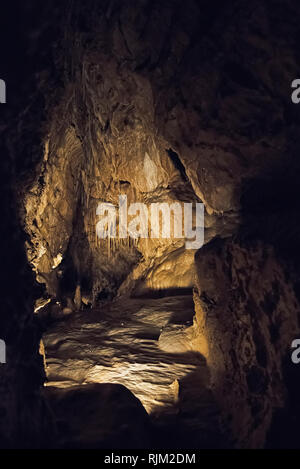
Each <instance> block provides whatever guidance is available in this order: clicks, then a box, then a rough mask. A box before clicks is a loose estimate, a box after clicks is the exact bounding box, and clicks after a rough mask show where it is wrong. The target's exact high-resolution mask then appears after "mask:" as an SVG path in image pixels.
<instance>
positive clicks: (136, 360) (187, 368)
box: [43, 295, 224, 448]
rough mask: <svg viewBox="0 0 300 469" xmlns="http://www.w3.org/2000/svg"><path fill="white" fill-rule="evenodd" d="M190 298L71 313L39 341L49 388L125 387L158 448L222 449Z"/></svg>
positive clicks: (121, 302) (117, 303)
mask: <svg viewBox="0 0 300 469" xmlns="http://www.w3.org/2000/svg"><path fill="white" fill-rule="evenodd" d="M193 314H194V305H193V299H192V296H188V295H186V296H183V295H182V296H173V297H165V298H158V299H157V298H156V299H153V298H136V299H121V300H118V301H115V302H112V303H107V304H103V305H102V306H101V307H99V308H98V309H92V310H91V309H90V310H88V309H87V310H85V311H81V312H80V313H74V314H73V315H71V316H69V317H66V318H64V319H63V320H61V321H58V322H56V323H54V324H52V325H51V327H50V328H49V329H48V330H47V332H46V333H45V334H44V337H43V341H44V345H45V353H46V363H47V367H46V372H47V377H48V382H47V383H46V385H47V386H54V387H58V388H62V387H70V386H73V385H85V384H87V383H119V384H123V385H124V386H126V387H127V388H128V389H129V390H130V391H131V392H132V393H133V394H134V395H135V396H136V397H137V398H139V399H140V401H141V402H142V404H143V406H144V407H145V409H146V410H147V412H148V414H149V415H150V417H151V420H152V422H153V424H154V426H155V428H156V432H155V434H156V438H157V441H156V445H157V446H158V447H167V446H168V447H177V448H178V447H182V448H188V447H190V448H197V447H199V448H206V447H214V448H216V447H222V446H224V437H222V436H221V432H220V428H219V418H218V417H219V414H218V409H217V406H216V404H215V402H214V399H213V396H212V393H211V391H210V389H209V370H208V367H207V365H206V362H205V359H204V358H203V356H201V355H200V353H199V352H197V351H196V350H193V349H192V347H191V345H190V344H191V342H190V341H189V337H190V334H191V333H192V332H191V331H192V330H193V328H192V319H193Z"/></svg>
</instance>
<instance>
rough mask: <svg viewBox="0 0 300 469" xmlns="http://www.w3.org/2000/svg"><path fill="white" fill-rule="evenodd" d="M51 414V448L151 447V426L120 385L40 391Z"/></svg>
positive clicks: (137, 403)
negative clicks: (52, 418) (52, 434)
mask: <svg viewBox="0 0 300 469" xmlns="http://www.w3.org/2000/svg"><path fill="white" fill-rule="evenodd" d="M43 395H44V396H45V399H46V400H47V402H48V403H49V406H50V408H51V411H52V412H53V414H54V416H55V417H54V422H55V425H56V432H57V433H56V441H55V446H54V447H55V448H60V449H108V448H118V449H125V448H127V449H129V448H130V449H132V448H137V449H138V448H147V447H150V446H151V425H150V421H149V417H148V415H147V412H146V411H145V409H144V408H143V406H142V404H141V403H140V402H139V400H138V399H137V398H136V397H135V396H134V395H133V394H132V393H131V392H130V391H128V389H126V388H125V387H124V386H122V385H120V384H109V383H107V384H89V385H86V386H74V387H72V388H66V389H64V390H62V389H56V388H52V387H47V388H45V389H44V391H43Z"/></svg>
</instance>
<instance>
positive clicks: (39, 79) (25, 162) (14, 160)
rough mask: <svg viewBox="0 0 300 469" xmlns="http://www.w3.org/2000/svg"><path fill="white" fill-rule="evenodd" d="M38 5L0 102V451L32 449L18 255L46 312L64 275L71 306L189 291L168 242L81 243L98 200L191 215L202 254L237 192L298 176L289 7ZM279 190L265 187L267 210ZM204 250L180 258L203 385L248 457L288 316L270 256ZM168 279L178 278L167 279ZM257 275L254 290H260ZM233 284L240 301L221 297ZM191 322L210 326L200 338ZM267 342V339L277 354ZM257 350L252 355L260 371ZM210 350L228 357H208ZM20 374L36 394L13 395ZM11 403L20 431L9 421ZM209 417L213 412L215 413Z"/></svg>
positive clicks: (276, 386) (265, 251)
mask: <svg viewBox="0 0 300 469" xmlns="http://www.w3.org/2000/svg"><path fill="white" fill-rule="evenodd" d="M54 3H55V7H53V4H51V5H50V3H49V2H46V3H45V5H46V6H44V7H43V10H42V14H41V16H40V13H39V7H37V6H36V7H35V8H33V10H30V7H24V8H25V12H27V13H26V15H28V18H30V21H29V23H30V24H29V25H28V28H29V30H30V31H32V29H33V30H34V34H31V35H30V40H29V39H28V37H29V35H28V30H26V28H25V30H24V31H25V36H26V37H25V38H22V40H24V49H25V50H27V51H29V52H28V53H27V54H29V56H30V60H29V61H28V63H27V64H25V65H24V68H25V70H24V69H22V68H21V69H20V70H18V73H19V74H20V76H24V77H26V78H24V80H23V82H22V88H21V89H20V92H19V93H18V94H16V96H15V97H14V98H13V106H14V117H13V118H12V116H11V114H10V113H8V114H7V115H6V116H5V119H6V124H5V125H4V126H3V128H2V127H1V132H3V134H4V133H5V134H6V137H7V138H6V139H5V142H4V143H2V150H1V152H2V154H3V155H7V157H4V158H2V160H1V165H2V167H3V174H4V176H3V185H2V188H1V190H2V191H3V197H2V201H3V202H4V203H3V206H4V208H3V217H4V220H5V223H3V224H2V226H1V229H2V230H4V234H3V239H5V240H6V244H5V243H4V244H3V246H2V247H1V253H2V254H3V259H4V260H3V262H2V267H3V271H4V272H5V276H4V278H5V280H4V281H3V282H2V286H3V290H4V292H5V298H7V301H4V302H3V314H2V315H1V331H3V332H2V335H3V338H4V339H6V340H7V343H8V345H9V349H8V357H10V358H9V359H10V363H11V365H10V367H9V369H8V368H3V367H1V374H2V378H3V379H1V391H0V392H1V396H2V395H3V396H4V397H3V402H5V403H6V404H5V408H6V409H9V410H8V411H7V410H5V411H4V412H5V414H4V415H5V418H4V419H3V420H2V421H1V425H2V430H1V431H2V434H3V441H7V440H9V441H13V440H14V439H15V440H16V438H17V437H16V430H15V429H16V428H20V431H19V430H17V433H18V432H19V435H20V434H21V433H22V432H23V434H24V428H25V427H27V426H29V427H30V426H32V428H33V434H35V435H37V434H38V429H39V428H40V424H41V421H42V418H44V417H42V415H43V411H41V412H39V410H38V409H39V405H38V402H39V401H38V399H39V398H38V391H39V386H40V384H41V383H42V380H43V371H42V367H41V363H40V357H39V355H38V352H37V350H38V342H39V332H38V330H37V328H36V326H35V323H34V321H33V317H32V316H33V315H32V309H33V302H34V299H35V298H36V297H37V296H38V294H39V293H35V292H34V291H33V290H32V288H33V286H34V285H35V283H34V278H33V276H32V273H31V271H30V269H29V267H28V265H27V263H26V258H25V254H24V250H23V245H24V243H25V242H26V253H27V257H28V260H29V262H30V263H31V264H32V265H33V267H34V270H35V271H36V274H37V280H38V281H39V282H42V283H45V284H46V287H47V290H48V294H49V295H51V296H58V295H59V288H60V286H59V280H58V279H59V269H60V268H63V267H62V266H61V264H63V262H66V263H67V264H68V263H69V264H71V265H72V266H74V270H75V272H76V279H75V282H77V281H79V282H80V281H82V279H84V278H86V277H88V279H90V280H92V284H91V285H89V289H88V291H87V294H88V295H90V296H91V297H92V298H91V300H92V301H93V300H94V299H96V298H97V296H98V294H99V293H100V294H101V292H104V293H105V292H106V293H108V294H115V293H116V292H117V291H118V289H119V287H120V285H121V289H120V290H119V293H120V294H124V293H128V292H130V291H131V290H134V289H135V288H137V289H138V291H143V290H144V289H145V288H151V289H157V288H161V287H163V288H169V287H176V286H180V287H185V286H192V285H193V283H194V280H193V279H194V266H193V256H192V255H190V254H189V253H187V252H186V251H184V249H182V248H183V240H179V241H178V242H177V241H176V242H173V241H171V242H169V241H166V240H164V241H161V240H157V241H154V240H153V241H152V240H148V241H140V242H138V243H132V244H131V245H129V244H128V243H127V242H126V243H113V242H111V243H107V242H105V243H102V244H101V243H99V242H97V240H96V239H95V225H96V219H95V209H96V205H97V203H98V201H107V202H112V203H114V204H116V203H117V196H118V194H119V192H120V191H121V192H123V193H126V194H127V195H128V199H129V201H131V200H132V201H133V200H134V201H136V200H138V201H140V202H145V203H148V204H149V203H151V202H152V201H157V200H159V201H171V200H172V201H173V200H180V201H184V200H188V201H192V200H194V201H200V200H202V201H203V202H204V203H205V207H206V212H207V213H206V222H205V223H206V242H207V243H208V242H209V241H210V240H211V239H212V238H214V237H216V236H219V237H221V238H226V237H228V236H231V235H232V234H235V233H236V232H237V230H238V229H239V226H240V224H242V225H243V224H245V223H246V219H245V217H244V215H245V214H244V213H243V211H242V210H241V209H243V207H241V197H242V195H243V192H244V188H245V184H246V182H247V181H248V180H249V179H251V178H252V179H255V178H256V177H258V176H260V175H261V174H265V173H268V171H269V169H270V168H278V171H279V172H281V170H282V168H283V171H282V174H285V172H284V170H285V168H286V167H287V166H289V167H290V168H292V170H291V171H290V172H291V173H292V172H293V169H295V170H296V169H297V170H298V166H297V151H296V150H297V149H298V140H297V133H298V127H299V118H298V116H297V113H296V112H295V108H294V107H293V104H292V103H291V100H290V83H291V81H292V80H293V79H294V78H295V77H296V76H297V74H298V71H299V70H298V65H297V63H299V52H298V49H297V39H298V22H297V15H295V11H297V2H296V1H293V0H291V1H285V2H283V1H280V0H276V1H274V2H272V5H270V3H269V2H267V1H263V2H261V1H260V2H258V1H254V2H251V4H250V5H249V2H246V1H240V2H235V1H233V2H230V3H227V2H220V1H217V0H214V1H210V2H208V1H204V0H203V1H200V2H196V1H193V0H188V1H187V2H185V3H184V4H183V3H182V2H180V1H177V0H174V1H171V2H164V3H163V4H162V2H156V1H148V0H143V1H140V2H137V1H133V2H123V1H104V2H97V1H92V2H91V5H90V8H89V9H87V8H86V6H85V5H84V4H83V3H82V2H76V1H75V2H71V3H68V5H67V8H66V9H64V7H65V6H66V5H64V6H63V7H62V6H61V5H58V3H57V2H54ZM27 8H29V10H27ZM62 12H64V14H62ZM23 14H24V12H23V11H22V15H23ZM26 15H25V18H26V17H27V16H26ZM23 16H24V15H23ZM31 22H33V23H34V27H33V26H32V23H31ZM53 25H54V26H53ZM57 25H62V31H63V33H62V31H61V32H60V33H58V32H57V31H56V27H57ZM57 37H59V38H60V39H59V42H58V44H59V45H58V46H57V45H55V44H56V43H55V39H57ZM26 48H27V49H26ZM50 48H51V54H50V52H49V49H50ZM22 52H23V51H22ZM49 54H50V56H51V57H50V56H49ZM20 62H21V61H20ZM26 67H27V68H26ZM33 69H34V70H35V71H36V75H35V80H34V83H33V82H32V79H31V73H32V70H33ZM14 75H15V73H14ZM4 78H5V77H4ZM13 80H14V81H13V82H15V78H14V79H13ZM50 89H52V92H51V91H49V90H50ZM21 97H23V98H22V99H21ZM24 97H25V98H24ZM24 110H25V111H24ZM266 115H267V116H269V118H266ZM7 122H9V124H7ZM16 129H17V132H16ZM174 154H175V155H177V157H176V158H177V159H176V160H175V161H176V162H177V164H175V163H174V158H173V160H172V158H171V156H170V155H173V157H174ZM279 182H281V183H282V181H281V179H279ZM288 182H289V179H286V180H285V183H284V184H283V188H282V186H281V185H279V187H278V192H279V193H280V195H281V196H282V194H283V193H284V192H285V187H286V185H288ZM10 187H11V188H13V190H11V188H10ZM273 190H274V188H273ZM276 191H277V187H276ZM274 192H275V190H274ZM295 195H297V193H296V194H295ZM285 201H286V204H284V205H283V207H288V202H289V199H288V198H287V199H285ZM20 202H21V203H20ZM23 202H24V204H23ZM257 203H258V204H259V203H260V201H259V200H258V201H257ZM16 213H18V217H17V216H16V217H15V216H14V215H13V216H12V214H16ZM267 213H268V210H267V209H266V211H265V212H264V214H263V215H264V216H265V215H266V214H267ZM256 215H257V214H256V212H255V211H254V218H255V216H256ZM20 220H21V224H22V227H24V230H25V231H26V233H27V238H26V236H25V234H24V233H23V231H22V229H20ZM248 223H249V221H248ZM272 226H273V225H272ZM296 232H297V231H296ZM11 233H14V235H13V236H11ZM256 235H257V233H256V234H255V236H256ZM264 242H265V240H264ZM220 243H221V244H220V245H218V244H217V245H216V244H213V245H210V244H208V245H207V246H208V247H207V250H206V248H204V250H201V251H200V253H201V255H200V254H199V255H198V256H197V261H196V272H197V275H196V285H197V289H198V293H196V294H195V303H196V313H197V322H198V323H199V328H200V329H199V341H200V342H201V344H202V345H201V346H203V353H204V355H205V354H206V355H207V357H208V358H207V359H208V360H210V364H211V368H212V369H213V370H214V373H213V376H212V379H213V380H212V383H213V385H214V388H215V391H216V393H217V394H219V395H221V393H222V392H223V391H224V390H227V389H230V390H231V389H232V388H233V390H234V393H235V395H238V396H239V400H238V402H239V406H238V407H237V409H238V412H237V410H235V411H234V412H233V415H232V423H231V425H232V427H233V429H234V432H235V434H238V433H239V432H240V436H239V442H240V443H241V444H243V445H247V444H249V445H256V444H257V445H261V444H262V441H263V440H264V437H265V433H266V427H267V426H268V422H270V421H271V413H272V409H273V408H274V407H275V406H277V405H281V404H282V403H283V397H282V396H283V392H284V389H283V388H282V387H281V385H280V382H281V369H280V363H281V358H282V356H283V354H285V353H286V344H287V342H288V343H290V342H289V341H290V337H291V331H295V330H297V329H296V328H297V327H298V325H297V321H296V309H297V306H296V302H294V293H293V291H292V290H291V287H290V286H289V282H288V280H287V279H286V278H285V275H284V274H283V269H284V266H283V267H282V262H281V263H280V262H279V264H280V265H279V264H278V263H277V261H276V259H275V254H274V252H273V251H272V249H271V248H269V247H265V246H264V245H256V244H254V245H253V246H251V245H250V246H246V247H241V246H239V245H238V244H234V243H233V244H231V243H230V242H228V243H227V242H225V241H221V242H220ZM11 253H14V254H13V257H11V256H12V254H11ZM210 259H213V261H212V265H211V264H210ZM12 260H13V261H12ZM174 264H176V265H178V266H181V265H182V266H184V274H183V272H182V270H180V269H177V270H176V269H174V268H173V266H174ZM258 264H259V265H262V268H266V275H268V277H266V284H263V285H262V284H261V282H258V280H257V279H258V278H259V274H258V271H257V270H256V269H257V265H258ZM283 264H284V262H283ZM13 265H15V266H17V267H14V268H13V267H12V266H13ZM245 266H247V269H248V270H247V273H245V272H244V271H245ZM237 271H239V274H238V276H239V278H241V279H244V281H245V284H239V286H240V287H241V293H240V294H239V295H240V296H236V297H235V296H234V294H233V293H232V289H233V291H234V289H235V282H236V281H238V280H236V277H235V276H236V272H237ZM230 272H231V273H230ZM215 280H217V282H215ZM88 283H89V282H88ZM16 284H18V285H21V287H20V289H19V294H18V295H15V294H14V292H15V285H16ZM273 284H276V285H277V287H276V288H275V287H274V285H273ZM216 285H218V288H219V290H218V291H217V286H216ZM224 285H226V286H227V287H226V289H225V287H224ZM245 285H246V286H245ZM249 288H250V289H249ZM273 290H274V291H275V292H276V291H277V292H278V295H277V296H278V298H277V299H276V305H273V306H272V305H271V306H270V304H268V301H266V298H267V297H268V295H270V294H271V292H273ZM31 291H32V293H29V292H31ZM228 291H229V293H228ZM254 291H255V293H254ZM201 292H206V293H207V295H208V298H210V297H211V298H212V299H213V302H212V304H210V303H209V306H208V305H207V303H206V302H205V301H206V300H205V298H206V296H205V295H204V297H203V295H202V298H201V294H202V293H201ZM225 292H227V293H225ZM230 292H231V293H230ZM71 294H74V292H71ZM275 296H276V295H275ZM216 298H217V300H216ZM274 301H275V300H274ZM222 303H223V304H222ZM271 303H272V300H271ZM272 307H273V310H272V311H270V309H272ZM207 309H211V310H212V312H213V315H212V316H213V317H212V320H208V322H207V323H205V324H204V325H203V317H205V315H206V310H207ZM233 315H234V321H237V322H236V323H235V322H234V324H238V326H236V327H235V328H232V319H233ZM244 316H245V318H244ZM223 319H224V322H223ZM243 321H245V322H246V326H245V328H243V324H244V323H243ZM239 326H241V327H239ZM246 329H247V330H248V333H247V332H246ZM271 329H272V330H273V329H274V331H275V332H274V334H276V333H277V334H279V336H280V338H279V339H278V340H277V342H276V341H275V342H276V344H275V342H274V337H273V338H272V337H271V332H270V330H271ZM12 331H13V332H12ZM249 331H250V332H249ZM276 331H277V332H276ZM278 331H279V332H278ZM235 334H236V335H235ZM28 337H30V340H29V339H28ZM257 337H259V339H258V338H257ZM236 338H237V339H238V340H239V341H240V343H241V348H242V350H243V351H244V352H243V355H242V356H241V357H239V356H237V355H238V354H237V350H236V349H237V345H236ZM28 340H29V341H30V344H31V345H30V347H29V348H28V342H27V341H28ZM258 340H262V343H264V344H265V348H266V349H267V356H268V358H267V363H266V364H265V366H263V364H262V361H264V359H263V358H262V356H263V355H264V353H263V352H262V351H261V350H259V351H258V350H257V348H258V346H257V343H258ZM216 342H218V343H219V342H220V344H221V347H222V350H226V351H227V352H228V353H227V352H224V354H223V353H221V351H220V348H219V347H214V346H213V344H215V343H216ZM247 342H249V347H248V346H247V344H246V343H247ZM199 347H200V345H199ZM247 347H248V348H247ZM246 350H248V351H246ZM247 354H249V356H248V355H247ZM244 367H246V368H244ZM224 370H225V371H224ZM236 370H238V372H237V371H236ZM31 373H33V374H34V376H35V378H34V379H32V380H29V379H28V377H29V376H30V374H31ZM224 373H225V374H226V375H227V376H228V381H229V383H231V384H230V387H229V388H228V383H226V382H225V381H224V379H223V377H224ZM253 376H254V378H253ZM253 381H254V385H253ZM257 383H261V386H262V388H258V389H257V388H256V387H255V386H257ZM24 389H26V392H27V390H28V396H31V402H32V403H33V402H34V405H33V407H34V408H35V409H36V411H37V415H36V417H30V416H23V414H22V412H21V413H18V412H17V410H16V409H20V406H21V407H22V404H21V401H22V399H23V396H24ZM262 389H263V392H262ZM248 391H249V393H250V398H249V399H250V402H246V401H247V398H246V393H247V392H248ZM264 393H265V396H263V394H264ZM227 395H228V396H229V395H230V393H227ZM33 396H35V398H36V400H35V399H34V398H33ZM26 401H27V398H26ZM28 402H29V397H28ZM222 402H223V406H224V408H225V410H226V412H227V409H229V407H230V406H231V405H232V401H231V398H230V397H228V400H226V399H225V398H224V397H223V398H222ZM40 405H41V407H42V405H43V404H42V401H40ZM228 413H230V412H229V411H228ZM17 421H18V423H17V424H16V422H17ZM25 422H27V423H26V424H25ZM246 427H247V428H248V430H247V432H248V433H247V432H246V433H245V431H246V430H245V428H246ZM22 428H23V430H22ZM7 429H10V430H9V431H8V430H7ZM29 434H30V432H29ZM18 438H19V437H18ZM30 439H33V440H34V438H33V437H29V436H28V440H30Z"/></svg>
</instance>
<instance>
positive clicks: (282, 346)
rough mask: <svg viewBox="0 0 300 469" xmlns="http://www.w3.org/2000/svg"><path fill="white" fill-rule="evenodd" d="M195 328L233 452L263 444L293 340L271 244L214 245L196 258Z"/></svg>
mask: <svg viewBox="0 0 300 469" xmlns="http://www.w3.org/2000/svg"><path fill="white" fill-rule="evenodd" d="M196 271H197V275H196V278H197V279H196V290H195V293H194V299H195V308H196V327H197V328H198V331H199V335H200V336H202V337H203V345H202V349H201V351H202V353H203V354H204V355H205V357H206V359H207V362H208V365H209V368H210V371H211V385H212V388H213V389H214V391H215V394H216V396H217V397H218V400H219V402H220V404H221V406H222V408H223V410H224V419H225V421H226V425H229V427H231V429H232V431H233V435H234V437H235V439H236V442H235V444H236V446H238V447H240V446H247V447H253V448H257V447H260V446H262V445H263V443H264V441H265V437H266V433H267V431H268V429H269V427H270V424H271V420H272V415H273V412H274V410H275V409H276V408H278V407H282V406H284V403H285V399H286V388H285V383H284V370H283V361H284V360H285V361H286V360H291V359H290V346H291V343H292V340H293V339H294V338H295V337H297V334H299V326H300V322H299V302H298V299H297V297H296V295H295V292H294V289H293V283H292V282H291V279H290V277H289V276H288V275H287V272H286V270H285V269H284V268H283V266H282V264H281V263H280V262H279V261H278V260H277V259H276V256H275V254H274V250H273V249H272V248H271V246H267V245H265V244H263V243H259V242H257V243H244V244H243V243H238V242H232V241H226V242H224V241H221V240H216V241H213V242H211V243H210V244H208V245H207V246H205V247H204V248H203V249H202V250H200V251H199V252H198V253H197V256H196Z"/></svg>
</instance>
